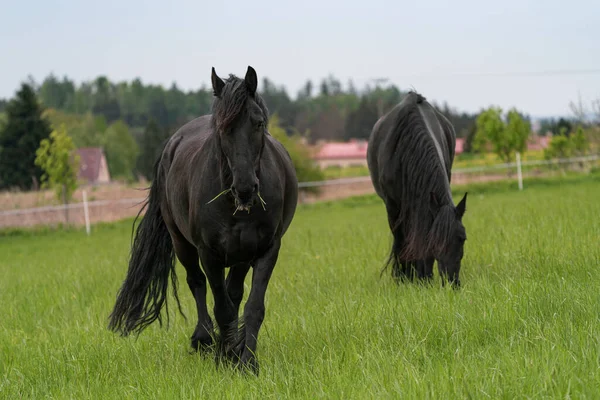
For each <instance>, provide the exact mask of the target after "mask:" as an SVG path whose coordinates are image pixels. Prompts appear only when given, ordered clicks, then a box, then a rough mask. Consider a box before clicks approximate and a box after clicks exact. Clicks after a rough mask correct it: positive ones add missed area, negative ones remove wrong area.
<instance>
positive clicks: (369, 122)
mask: <svg viewBox="0 0 600 400" xmlns="http://www.w3.org/2000/svg"><path fill="white" fill-rule="evenodd" d="M377 119H378V113H377V106H376V105H375V104H374V103H373V102H372V101H370V100H369V99H368V98H367V96H363V98H362V100H361V101H360V105H359V106H358V109H356V110H355V111H353V112H351V113H350V115H348V118H347V119H346V128H345V136H346V139H352V138H355V139H368V138H369V136H371V131H372V130H373V125H375V122H377Z"/></svg>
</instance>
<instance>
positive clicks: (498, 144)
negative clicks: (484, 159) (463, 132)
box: [474, 107, 531, 163]
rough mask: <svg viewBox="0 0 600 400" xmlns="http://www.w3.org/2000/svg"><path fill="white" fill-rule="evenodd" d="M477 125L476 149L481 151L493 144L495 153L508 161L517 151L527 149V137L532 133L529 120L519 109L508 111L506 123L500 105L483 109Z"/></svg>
mask: <svg viewBox="0 0 600 400" xmlns="http://www.w3.org/2000/svg"><path fill="white" fill-rule="evenodd" d="M476 127H477V128H476V129H477V131H476V133H475V139H474V142H475V143H474V147H475V149H477V150H478V151H481V150H483V149H484V148H485V146H486V145H487V144H491V146H492V149H493V151H494V153H496V155H498V157H499V158H500V159H501V160H502V161H504V162H506V163H508V162H511V161H512V160H513V156H514V153H515V152H517V151H518V152H523V151H525V149H526V148H527V138H528V137H529V134H530V133H531V126H530V124H529V122H528V121H526V120H525V119H523V117H522V116H521V115H520V114H519V112H518V111H517V110H515V109H511V110H510V111H509V112H508V116H507V122H506V123H505V122H504V120H503V119H502V109H501V108H499V107H490V108H488V109H487V110H484V111H482V112H481V113H480V114H479V116H478V117H477V121H476Z"/></svg>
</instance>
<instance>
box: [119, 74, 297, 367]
mask: <svg viewBox="0 0 600 400" xmlns="http://www.w3.org/2000/svg"><path fill="white" fill-rule="evenodd" d="M257 83H258V80H257V76H256V71H255V70H254V69H253V68H252V67H248V70H247V73H246V76H245V78H244V79H240V78H237V77H235V76H234V75H230V77H229V79H227V80H225V81H223V80H222V79H221V78H219V77H218V76H217V74H216V73H215V70H214V68H213V69H212V87H213V93H214V96H215V100H214V103H213V113H212V114H211V115H205V116H202V117H199V118H197V119H195V120H193V121H191V122H189V123H187V124H186V125H184V126H183V127H181V128H180V129H179V130H178V131H177V132H175V133H174V134H173V136H172V137H171V138H170V139H169V140H168V142H167V143H166V145H165V147H164V150H163V151H162V155H161V156H160V157H159V159H158V160H157V162H156V165H155V179H154V180H153V182H152V185H151V187H150V193H149V196H148V199H147V201H146V204H145V205H144V207H146V206H148V210H147V212H146V214H145V216H144V217H143V219H142V221H141V223H140V225H139V226H138V228H137V231H136V237H135V240H134V242H133V247H132V251H131V258H130V261H129V269H128V271H127V277H126V278H125V281H124V283H123V285H122V287H121V289H120V290H119V294H118V296H117V301H116V304H115V306H114V310H113V311H112V314H111V316H110V323H109V328H110V329H111V330H113V331H117V332H121V334H122V335H124V336H126V335H128V334H129V333H131V332H137V333H138V334H139V333H141V331H142V330H143V329H145V328H146V327H147V326H148V325H149V324H151V323H152V322H154V321H155V320H157V319H158V320H159V322H160V323H161V325H162V319H161V309H162V307H163V305H165V304H166V299H167V289H168V286H169V283H168V280H169V275H171V277H172V283H173V289H174V295H175V298H176V300H177V303H178V305H179V299H178V297H177V290H176V276H175V256H176V257H177V258H178V259H179V261H180V262H181V264H182V265H183V267H184V268H185V270H186V272H187V283H188V286H189V288H190V290H191V292H192V294H193V296H194V298H195V300H196V306H197V309H198V325H197V326H196V329H195V331H194V333H193V335H192V337H191V343H192V347H193V348H194V349H196V350H202V351H206V350H209V349H210V348H212V345H213V344H214V343H213V337H216V338H217V339H216V342H217V343H216V344H217V346H216V347H217V360H219V359H221V358H222V357H225V358H226V359H228V360H231V361H233V362H235V363H236V364H238V365H239V364H241V365H242V366H246V367H249V368H250V369H251V370H253V371H254V372H255V373H258V362H257V361H256V358H255V351H256V345H257V337H258V331H259V329H260V327H261V324H262V322H263V319H264V316H265V303H264V301H265V292H266V290H267V285H268V283H269V279H270V277H271V273H272V272H273V268H274V267H275V264H276V262H277V258H278V255H279V249H280V247H281V240H282V237H283V235H284V234H285V233H286V231H287V229H288V227H289V226H290V223H291V222H292V219H293V217H294V214H295V210H296V205H297V200H298V180H297V178H296V172H295V170H294V166H293V164H292V160H291V158H290V156H289V154H288V152H287V150H286V149H285V148H284V147H283V146H282V145H281V144H280V143H279V142H278V141H277V140H275V139H274V138H273V137H272V136H271V135H270V134H269V132H268V131H267V122H268V115H269V114H268V110H267V107H266V105H265V103H264V102H263V100H262V98H261V97H260V96H259V94H258V93H257V91H256V89H257ZM138 216H139V214H138ZM198 260H200V264H201V265H202V269H203V270H204V273H203V272H202V269H200V264H199V262H198ZM227 267H229V268H230V269H229V273H228V275H227V279H225V269H226V268H227ZM250 267H252V268H253V273H252V288H251V291H250V294H249V297H248V300H247V302H246V305H245V308H244V315H243V322H242V324H241V326H238V313H239V307H240V303H241V301H242V296H243V292H244V279H245V277H246V274H247V273H248V271H249V270H250ZM205 274H206V276H205ZM207 278H208V283H209V284H210V288H211V290H212V293H213V297H214V315H215V319H216V322H217V325H218V328H219V333H220V335H218V336H216V335H213V323H212V321H211V318H210V316H209V314H208V311H207V306H206V288H207V286H206V282H207ZM180 311H181V307H180ZM167 318H168V310H167Z"/></svg>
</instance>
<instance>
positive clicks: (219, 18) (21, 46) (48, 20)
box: [0, 0, 600, 116]
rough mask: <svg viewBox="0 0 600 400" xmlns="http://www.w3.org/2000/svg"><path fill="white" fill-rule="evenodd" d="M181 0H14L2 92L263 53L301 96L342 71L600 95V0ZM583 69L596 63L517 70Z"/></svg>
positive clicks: (495, 96)
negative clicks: (33, 83) (29, 81)
mask: <svg viewBox="0 0 600 400" xmlns="http://www.w3.org/2000/svg"><path fill="white" fill-rule="evenodd" d="M170 1H171V3H169V0H162V1H157V0H143V1H142V0H126V1H125V0H118V1H114V0H104V1H85V0H57V1H40V0H30V1H9V0H3V1H2V3H3V4H2V6H1V7H0V9H1V10H2V12H1V13H0V54H2V61H0V68H1V72H2V73H1V74H0V97H2V98H6V97H12V96H13V95H14V93H15V90H16V89H17V87H18V86H19V84H20V82H22V81H23V80H25V79H26V78H27V76H28V75H32V76H33V77H34V78H35V79H36V80H37V81H38V82H39V81H41V80H42V79H43V78H44V77H45V76H47V75H48V74H49V73H50V72H53V73H55V74H56V75H59V76H63V75H67V76H68V77H70V78H72V79H74V80H75V81H76V82H77V83H79V82H81V81H82V80H90V79H93V78H95V77H96V76H98V75H101V74H102V75H106V76H108V77H109V78H110V79H111V80H113V81H115V80H131V79H133V78H135V77H138V76H139V77H140V78H141V79H142V80H143V81H144V82H146V83H159V84H163V85H170V84H171V83H172V82H176V83H177V84H178V86H179V87H180V88H182V89H193V88H198V87H200V86H202V84H207V85H208V84H209V82H210V68H211V67H212V66H214V67H215V68H216V70H217V72H218V73H219V74H220V75H222V76H226V75H227V74H228V73H230V72H231V73H235V74H237V75H243V74H244V73H245V71H246V67H247V66H248V65H252V66H253V67H254V68H255V69H256V70H257V73H258V75H259V79H260V78H261V77H263V76H267V77H268V78H270V79H271V80H272V81H274V82H275V83H276V84H278V85H284V86H285V87H286V88H287V89H288V92H289V93H290V95H292V96H294V97H295V95H296V92H297V91H298V89H299V88H300V86H302V84H303V83H304V82H305V81H306V80H307V79H312V80H313V81H317V82H318V81H320V80H321V79H322V78H324V77H326V76H327V75H328V74H330V73H331V74H334V75H335V76H336V77H337V78H338V79H340V80H341V81H342V83H343V84H344V85H346V83H347V81H348V79H353V81H354V83H355V85H356V86H357V87H359V88H360V87H362V86H363V85H364V84H365V83H367V82H369V80H370V79H373V78H380V77H383V78H389V80H390V81H391V82H393V83H395V84H396V85H398V86H399V87H400V88H401V89H407V88H410V87H414V88H416V89H417V90H418V91H420V92H422V94H424V95H425V96H426V97H427V98H428V99H432V100H436V101H440V102H442V101H447V102H448V103H449V104H450V105H451V106H453V107H455V108H457V109H459V110H465V111H477V110H479V109H480V108H482V107H486V106H489V105H492V104H494V105H500V106H502V107H504V108H508V107H512V106H516V107H518V108H519V109H521V110H523V111H524V112H525V113H527V114H530V115H533V116H546V115H559V114H565V115H569V101H571V100H576V99H577V96H578V95H579V94H580V95H581V97H582V100H583V101H584V103H585V104H589V103H590V102H591V101H592V100H593V99H596V98H600V23H599V22H600V1H598V0H595V1H591V0H590V1H577V0H571V1H568V2H565V1H554V0H545V1H526V0H516V1H515V0H504V1H501V2H493V3H492V2H489V1H481V0H473V1H457V0H455V1H442V0H430V1H412V2H406V1H401V0H394V1H380V0H369V1H350V0H339V1H338V0H335V1H324V0H320V1H313V0H303V1H300V2H286V1H282V0H265V1H252V0H246V1H211V2H207V1H182V0H178V1H174V0H170ZM288 3H289V4H288ZM408 3H410V4H408ZM571 70H588V71H589V70H595V71H596V72H595V73H592V72H588V73H577V74H568V73H565V74H561V75H553V74H546V75H538V74H533V75H531V76H519V75H518V74H516V75H514V73H540V72H544V73H545V72H549V71H571ZM494 74H499V75H494Z"/></svg>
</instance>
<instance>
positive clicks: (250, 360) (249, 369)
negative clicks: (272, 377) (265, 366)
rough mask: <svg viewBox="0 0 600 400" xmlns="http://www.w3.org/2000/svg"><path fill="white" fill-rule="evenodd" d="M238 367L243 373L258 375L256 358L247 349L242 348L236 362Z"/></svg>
mask: <svg viewBox="0 0 600 400" xmlns="http://www.w3.org/2000/svg"><path fill="white" fill-rule="evenodd" d="M237 367H238V369H240V370H241V371H242V372H244V373H250V374H253V375H255V376H258V371H259V368H258V360H257V359H256V357H255V356H254V354H252V353H251V352H250V350H248V349H244V352H243V353H242V357H241V359H240V362H239V363H238V364H237Z"/></svg>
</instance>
